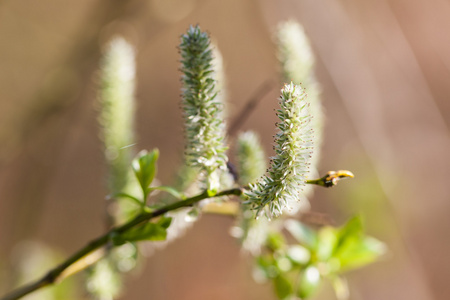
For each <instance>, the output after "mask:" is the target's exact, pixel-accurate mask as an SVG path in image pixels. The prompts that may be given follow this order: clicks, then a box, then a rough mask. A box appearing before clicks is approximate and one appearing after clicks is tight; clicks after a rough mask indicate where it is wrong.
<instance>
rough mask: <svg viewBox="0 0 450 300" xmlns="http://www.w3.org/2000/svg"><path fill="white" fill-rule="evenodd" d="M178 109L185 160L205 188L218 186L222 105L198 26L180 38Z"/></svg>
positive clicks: (206, 38)
mask: <svg viewBox="0 0 450 300" xmlns="http://www.w3.org/2000/svg"><path fill="white" fill-rule="evenodd" d="M180 54H181V64H182V66H181V71H182V72H183V75H182V77H181V79H182V82H183V90H182V96H183V100H182V107H183V111H184V119H185V132H186V140H187V145H186V150H185V155H186V160H187V163H188V165H190V166H193V167H197V168H199V169H200V170H201V172H203V174H204V175H205V178H206V185H207V189H208V190H210V191H217V190H218V189H219V187H220V169H222V170H225V169H226V163H227V161H228V158H227V156H226V154H225V151H226V150H227V147H226V146H225V142H224V140H225V123H224V120H223V114H222V111H223V104H222V103H221V102H220V101H219V100H218V99H216V98H217V93H218V91H217V89H216V78H215V72H214V69H213V55H212V49H211V45H210V39H209V36H208V34H207V33H205V32H202V31H201V30H200V27H199V26H195V27H193V26H190V27H189V29H188V31H187V33H186V34H184V35H183V36H182V37H181V44H180Z"/></svg>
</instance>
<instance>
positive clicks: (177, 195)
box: [149, 185, 185, 200]
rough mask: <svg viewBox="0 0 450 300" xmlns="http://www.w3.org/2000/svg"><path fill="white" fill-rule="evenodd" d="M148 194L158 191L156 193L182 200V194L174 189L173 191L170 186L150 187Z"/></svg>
mask: <svg viewBox="0 0 450 300" xmlns="http://www.w3.org/2000/svg"><path fill="white" fill-rule="evenodd" d="M149 190H150V192H152V191H154V190H158V191H163V192H167V193H169V194H171V195H172V196H174V197H175V198H177V199H180V200H182V199H184V198H185V197H184V195H183V194H182V193H180V192H179V191H177V190H176V189H174V188H173V187H170V186H163V185H161V186H155V187H151V188H150V189H149Z"/></svg>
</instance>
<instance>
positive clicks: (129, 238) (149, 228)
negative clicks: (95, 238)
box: [112, 217, 172, 246]
mask: <svg viewBox="0 0 450 300" xmlns="http://www.w3.org/2000/svg"><path fill="white" fill-rule="evenodd" d="M171 222H172V218H167V217H162V218H161V219H159V220H158V222H157V223H146V224H144V225H142V226H139V227H137V228H133V229H130V230H129V231H126V232H124V233H122V234H118V235H117V234H116V235H113V236H112V241H113V243H114V245H116V246H119V245H123V244H125V243H127V242H137V241H164V240H165V239H166V236H167V231H166V229H167V228H169V226H170V223H171Z"/></svg>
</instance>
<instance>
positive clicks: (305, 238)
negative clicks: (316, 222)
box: [284, 219, 317, 250]
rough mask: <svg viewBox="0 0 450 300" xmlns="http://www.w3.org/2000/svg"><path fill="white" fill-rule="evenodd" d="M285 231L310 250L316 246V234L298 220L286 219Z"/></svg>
mask: <svg viewBox="0 0 450 300" xmlns="http://www.w3.org/2000/svg"><path fill="white" fill-rule="evenodd" d="M284 226H285V227H286V229H287V231H289V233H290V234H291V235H292V236H293V237H294V238H295V239H296V240H297V241H298V242H299V243H301V244H302V245H303V246H305V247H307V248H308V249H310V250H314V249H316V247H317V234H316V233H315V232H314V231H312V230H311V229H309V228H308V227H307V226H305V225H303V224H302V223H300V222H299V221H296V220H293V219H288V220H286V222H285V223H284Z"/></svg>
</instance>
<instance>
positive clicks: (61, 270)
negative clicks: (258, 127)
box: [0, 188, 243, 300]
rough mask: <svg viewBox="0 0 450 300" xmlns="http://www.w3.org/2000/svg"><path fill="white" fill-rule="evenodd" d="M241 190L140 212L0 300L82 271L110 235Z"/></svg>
mask: <svg viewBox="0 0 450 300" xmlns="http://www.w3.org/2000/svg"><path fill="white" fill-rule="evenodd" d="M242 193H243V190H242V189H241V188H235V189H230V190H225V191H222V192H220V193H217V194H215V195H210V194H208V192H207V191H205V192H203V193H202V194H199V195H197V196H194V197H191V198H188V199H185V200H182V201H178V202H175V203H172V204H169V205H166V206H164V207H162V208H160V209H157V210H155V211H152V212H142V213H140V214H139V215H137V216H136V217H135V218H133V219H132V220H130V221H128V222H127V223H125V224H123V225H121V226H118V227H114V228H112V229H111V230H109V231H108V232H106V233H105V234H103V235H101V236H100V237H98V238H96V239H94V240H92V241H91V242H90V243H89V244H87V245H86V246H84V247H83V248H81V249H80V250H79V251H78V252H76V253H74V254H73V255H72V256H70V257H69V258H68V259H67V260H65V261H64V262H63V263H62V264H60V265H59V266H57V267H56V268H54V269H52V270H50V271H49V272H48V273H47V274H46V275H44V276H43V277H41V278H40V279H38V280H36V281H34V282H31V283H29V284H27V285H24V286H21V287H19V288H17V289H16V290H14V291H11V292H10V293H9V294H7V295H5V296H3V297H2V298H1V299H0V300H15V299H19V298H21V297H23V296H25V295H27V294H30V293H32V292H34V291H36V290H38V289H40V288H43V287H45V286H48V285H51V284H53V283H56V282H59V281H61V280H63V279H64V278H66V277H68V276H70V275H73V274H75V273H77V272H79V271H81V270H82V269H84V268H86V267H88V266H89V265H91V264H92V263H94V262H96V261H97V260H98V257H97V255H98V253H99V250H100V248H101V247H103V246H105V245H108V244H109V242H110V237H111V236H112V235H117V234H121V233H124V232H126V231H127V230H129V229H131V228H134V227H135V226H137V225H139V224H141V223H143V222H145V221H148V220H151V219H153V218H155V217H158V216H161V215H163V214H165V213H166V212H169V211H172V210H176V209H179V208H182V207H189V206H192V205H193V204H195V203H197V202H199V201H201V200H204V199H207V198H212V197H221V196H229V195H237V196H239V195H241V194H242Z"/></svg>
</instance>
